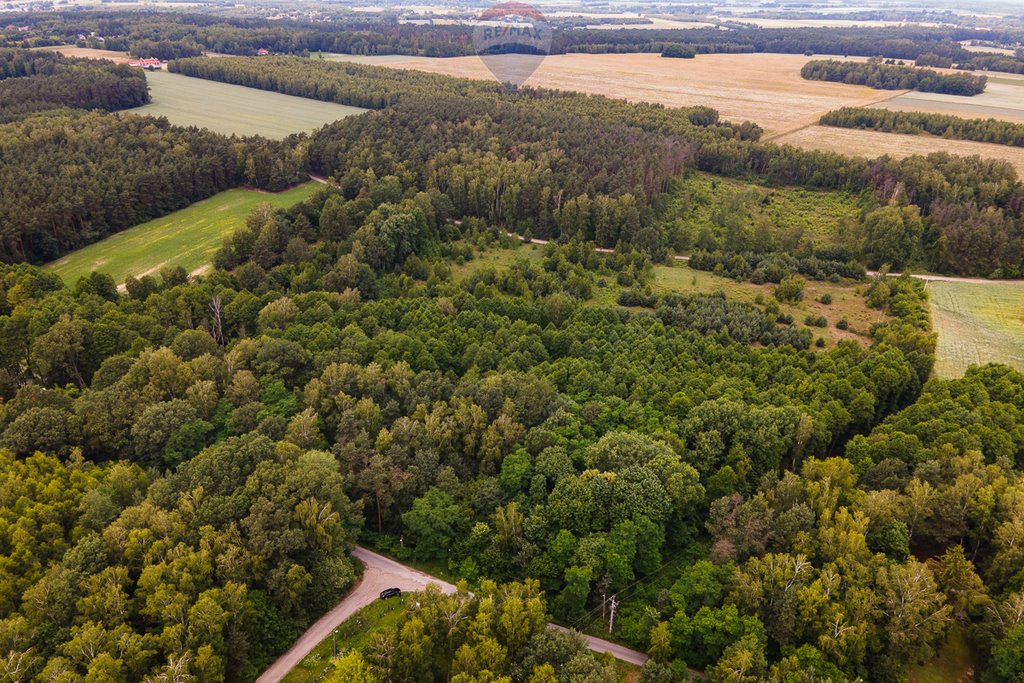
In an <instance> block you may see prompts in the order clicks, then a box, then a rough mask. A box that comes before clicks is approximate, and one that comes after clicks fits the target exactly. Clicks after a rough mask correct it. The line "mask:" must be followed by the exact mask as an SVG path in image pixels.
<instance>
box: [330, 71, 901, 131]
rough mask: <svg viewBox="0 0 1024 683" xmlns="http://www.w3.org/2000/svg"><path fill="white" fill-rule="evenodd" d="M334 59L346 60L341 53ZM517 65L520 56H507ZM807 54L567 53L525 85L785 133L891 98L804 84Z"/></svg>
mask: <svg viewBox="0 0 1024 683" xmlns="http://www.w3.org/2000/svg"><path fill="white" fill-rule="evenodd" d="M334 58H336V59H346V58H347V57H346V56H345V55H336V56H334ZM506 58H507V59H510V60H515V59H516V58H517V56H516V55H507V56H506ZM357 59H358V61H361V62H363V63H368V64H379V65H381V66H389V67H394V68H402V69H418V70H421V71H429V72H432V73H441V74H447V75H450V76H464V77H468V78H480V79H493V78H494V76H492V75H491V72H490V71H488V70H487V67H486V66H485V65H484V63H483V62H482V61H481V60H480V58H479V57H475V56H474V57H454V58H432V57H404V58H401V57H395V56H388V57H382V58H357ZM809 59H811V58H809V57H804V56H803V55H781V54H714V55H700V56H699V57H698V58H697V59H664V58H662V57H661V56H660V55H657V54H596V55H590V54H566V55H552V56H550V57H547V58H546V59H545V60H544V61H543V62H542V63H541V65H540V68H538V69H537V71H536V73H534V74H533V75H532V76H531V77H530V79H529V80H528V81H527V85H533V86H540V87H547V88H558V89H560V90H576V91H579V92H586V93H591V94H598V95H606V96H608V97H619V98H623V99H626V100H630V101H633V102H638V101H644V102H658V103H660V104H665V105H668V106H673V107H684V106H693V105H707V106H709V107H713V108H715V109H717V110H718V111H719V112H720V113H721V115H722V118H723V119H728V120H731V121H747V120H749V121H754V122H756V123H758V124H760V125H761V126H762V127H764V128H765V129H766V130H767V131H768V132H769V133H770V134H781V133H784V132H786V131H790V130H794V129H795V128H799V127H801V126H805V125H808V124H810V123H813V122H814V121H816V120H817V119H818V118H820V116H821V115H822V114H824V113H825V112H827V111H830V110H832V109H836V108H838V107H842V106H868V105H870V104H874V103H877V102H880V101H882V100H885V99H888V98H890V97H892V96H893V92H892V91H887V92H881V91H878V90H873V89H872V88H868V87H864V86H859V85H846V84H845V83H828V82H824V81H806V80H804V79H803V78H801V77H800V69H801V68H802V67H803V65H804V64H806V63H807V61H808V60H809Z"/></svg>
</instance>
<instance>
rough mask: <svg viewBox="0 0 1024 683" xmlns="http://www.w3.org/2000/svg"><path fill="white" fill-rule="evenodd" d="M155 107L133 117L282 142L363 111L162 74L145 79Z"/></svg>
mask: <svg viewBox="0 0 1024 683" xmlns="http://www.w3.org/2000/svg"><path fill="white" fill-rule="evenodd" d="M146 80H147V81H148V82H149V92H150V95H151V96H152V98H153V101H152V102H151V103H149V104H147V105H145V106H143V107H138V108H137V109H130V110H129V111H130V112H131V113H133V114H148V115H150V116H166V117H167V119H168V120H169V121H170V122H171V123H176V124H178V125H182V126H199V127H200V128H209V129H210V130H212V131H214V132H215V133H223V134H225V135H231V134H235V135H262V136H264V137H268V138H275V139H278V140H279V139H281V138H284V137H287V136H288V135H290V134H291V133H302V132H308V131H311V130H313V129H315V128H319V127H320V126H323V125H324V124H327V123H331V122H333V121H337V120H338V119H343V118H345V117H346V116H352V115H353V114H360V113H362V112H364V111H366V110H365V109H360V108H359V107H347V106H345V105H343V104H334V103H333V102H321V101H319V100H311V99H307V98H305V97H292V96H291V95H282V94H281V93H277V92H270V91H267V90H258V89H256V88H246V87H243V86H240V85H230V84H228V83H218V82H216V81H208V80H205V79H202V78H191V77H189V76H182V75H181V74H172V73H167V72H165V71H153V72H150V73H147V74H146Z"/></svg>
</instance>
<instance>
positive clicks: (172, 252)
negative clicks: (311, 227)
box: [45, 182, 318, 286]
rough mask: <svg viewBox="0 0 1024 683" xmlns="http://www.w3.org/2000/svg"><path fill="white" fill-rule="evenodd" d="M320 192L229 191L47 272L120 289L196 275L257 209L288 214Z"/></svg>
mask: <svg viewBox="0 0 1024 683" xmlns="http://www.w3.org/2000/svg"><path fill="white" fill-rule="evenodd" d="M317 187H318V185H317V183H314V182H308V183H304V184H302V185H299V186H298V187H295V188H292V189H291V190H286V191H284V192H277V193H270V192H260V191H257V190H246V189H235V190H226V191H224V192H221V193H219V194H216V195H214V196H213V197H210V198H209V199H204V200H203V201H200V202H196V203H195V204H192V205H191V206H189V207H186V208H184V209H181V210H180V211H175V212H174V213H171V214H168V215H166V216H163V217H161V218H157V219H155V220H151V221H149V222H146V223H143V224H141V225H136V226H135V227H134V228H129V229H127V230H122V231H121V232H118V233H116V234H114V235H111V236H110V237H108V238H106V239H105V240H101V241H99V242H93V243H92V244H90V245H88V246H85V247H82V248H81V249H78V250H77V251H74V252H72V253H70V254H68V255H66V256H64V257H62V258H59V259H57V260H56V261H54V262H52V263H50V264H48V265H47V266H45V268H46V270H49V271H50V272H53V273H56V274H57V275H59V276H60V278H61V279H62V280H64V282H66V283H67V284H68V286H73V285H74V284H75V282H77V281H78V278H80V277H82V276H83V275H88V274H89V273H91V272H92V271H94V270H96V271H99V272H101V273H106V274H107V275H110V276H111V277H113V278H114V282H116V283H119V284H120V283H122V282H124V280H125V278H126V277H128V276H129V275H133V276H135V277H142V276H143V275H157V274H159V271H160V269H162V268H166V267H171V268H174V267H177V266H181V267H182V268H184V269H185V270H186V271H187V272H190V273H191V272H193V271H195V270H197V269H199V268H202V267H204V266H206V265H207V264H209V263H210V259H211V258H212V257H213V254H214V252H215V251H217V249H218V247H220V245H221V240H222V239H223V238H224V236H225V235H228V234H230V233H231V231H233V230H234V229H235V228H238V227H239V226H241V225H244V224H245V218H246V216H248V215H249V212H250V211H252V209H253V207H254V206H256V205H257V204H261V203H264V202H269V203H270V204H271V205H273V206H274V208H279V209H283V208H287V207H289V206H291V205H293V204H296V203H298V202H300V201H302V200H303V199H305V198H306V197H308V196H309V195H311V194H313V192H314V190H316V188H317Z"/></svg>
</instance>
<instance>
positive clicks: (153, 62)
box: [128, 57, 164, 69]
mask: <svg viewBox="0 0 1024 683" xmlns="http://www.w3.org/2000/svg"><path fill="white" fill-rule="evenodd" d="M128 66H137V67H139V68H140V69H162V68H164V63H163V62H161V61H160V60H159V59H157V58H156V57H150V58H148V59H133V60H132V61H130V62H128Z"/></svg>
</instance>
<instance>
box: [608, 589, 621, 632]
mask: <svg viewBox="0 0 1024 683" xmlns="http://www.w3.org/2000/svg"><path fill="white" fill-rule="evenodd" d="M611 608H612V616H611V619H610V620H609V621H608V633H609V634H610V633H611V632H612V629H613V628H615V610H617V609H618V608H619V601H618V600H616V599H615V596H614V595H613V596H612V599H611Z"/></svg>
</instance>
